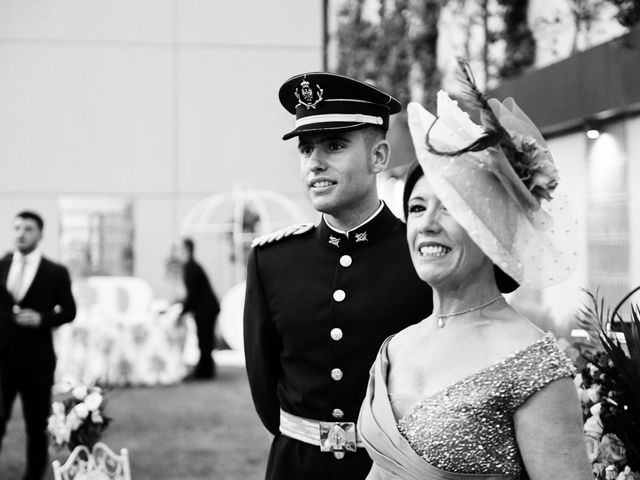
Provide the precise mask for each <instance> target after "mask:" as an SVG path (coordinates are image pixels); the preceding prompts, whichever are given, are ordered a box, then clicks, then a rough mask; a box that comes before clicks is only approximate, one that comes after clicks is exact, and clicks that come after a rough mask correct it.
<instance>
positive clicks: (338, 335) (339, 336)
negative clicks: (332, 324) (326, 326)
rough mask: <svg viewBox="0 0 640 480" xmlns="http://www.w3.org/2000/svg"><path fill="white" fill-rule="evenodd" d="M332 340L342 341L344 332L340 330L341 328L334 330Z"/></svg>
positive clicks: (332, 330)
mask: <svg viewBox="0 0 640 480" xmlns="http://www.w3.org/2000/svg"><path fill="white" fill-rule="evenodd" d="M331 338H332V339H334V340H335V341H336V342H337V341H338V340H340V339H342V330H340V329H339V328H332V329H331Z"/></svg>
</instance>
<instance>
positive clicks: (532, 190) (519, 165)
mask: <svg viewBox="0 0 640 480" xmlns="http://www.w3.org/2000/svg"><path fill="white" fill-rule="evenodd" d="M458 63H459V67H460V82H461V95H460V100H461V102H462V104H463V105H464V106H465V107H467V108H470V109H472V110H477V111H478V112H479V114H480V121H481V124H482V127H480V126H478V125H476V124H475V123H473V122H472V121H471V120H470V119H469V115H468V113H467V112H465V111H464V110H462V109H461V108H460V107H459V106H458V102H455V101H453V100H451V99H450V98H449V97H448V95H447V94H446V93H445V92H439V93H438V121H441V122H443V123H445V124H448V126H450V125H451V124H456V123H457V124H458V125H465V128H463V129H459V130H457V131H456V133H457V134H459V133H462V132H463V131H467V132H468V134H469V135H470V136H471V137H472V141H470V142H469V143H468V144H467V145H466V146H462V148H460V146H458V148H456V149H454V150H444V149H442V148H438V147H436V146H435V145H434V144H433V143H431V139H430V138H429V134H427V139H426V140H427V146H428V147H429V150H430V151H431V152H432V153H435V154H438V155H444V156H450V157H453V156H457V155H460V154H462V153H467V152H481V151H484V150H489V149H491V148H496V149H498V148H499V149H500V150H502V153H503V154H504V158H505V159H506V160H507V162H506V164H505V163H504V162H502V161H501V158H499V157H501V156H500V155H497V156H496V155H493V157H494V158H491V159H490V160H489V164H490V165H489V166H490V167H492V169H493V170H494V173H495V175H496V177H497V178H498V179H499V180H500V182H501V183H503V184H504V187H505V188H506V190H507V191H508V192H509V193H510V195H512V196H513V197H514V200H516V202H518V204H520V205H521V206H522V208H523V209H524V210H525V211H527V212H533V211H536V210H538V209H539V208H540V201H541V200H543V199H544V200H551V199H552V193H553V191H554V190H555V188H556V187H557V186H558V171H557V169H556V167H555V164H554V162H553V158H552V157H551V154H550V153H549V149H548V148H547V145H546V143H545V141H544V139H543V138H542V135H541V134H540V131H539V130H538V129H537V127H536V126H535V124H534V123H533V122H532V121H531V120H530V119H529V117H527V115H526V114H525V113H524V112H523V111H522V110H521V109H520V108H519V107H518V106H517V105H516V103H515V101H513V99H512V98H508V99H506V100H505V101H504V102H500V101H498V100H497V99H494V98H492V99H487V98H486V96H485V95H484V93H482V92H481V91H480V90H479V89H478V87H477V86H476V84H475V80H474V78H473V74H472V73H471V70H470V69H469V66H468V65H467V63H466V62H465V61H464V60H462V59H458ZM441 103H442V104H443V105H442V108H441ZM463 116H466V118H464V119H463V118H462V117H463ZM447 117H448V118H447ZM471 126H472V127H471ZM478 131H479V132H480V133H479V134H478ZM494 152H495V150H494Z"/></svg>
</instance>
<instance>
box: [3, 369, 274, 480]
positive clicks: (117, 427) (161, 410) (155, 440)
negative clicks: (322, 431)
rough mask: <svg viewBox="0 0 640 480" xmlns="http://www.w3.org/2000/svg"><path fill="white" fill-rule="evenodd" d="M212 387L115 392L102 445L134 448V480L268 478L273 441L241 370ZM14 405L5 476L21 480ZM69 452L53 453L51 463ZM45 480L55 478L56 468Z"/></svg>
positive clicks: (224, 373)
mask: <svg viewBox="0 0 640 480" xmlns="http://www.w3.org/2000/svg"><path fill="white" fill-rule="evenodd" d="M218 372H219V375H218V378H217V379H216V380H215V381H213V382H189V383H183V384H179V385H172V386H167V387H147V388H144V387H139V388H127V389H117V390H112V391H111V392H109V393H108V394H107V398H108V400H107V401H108V404H107V415H109V416H111V417H112V418H113V422H112V423H111V425H110V426H109V428H108V430H107V432H106V434H105V435H104V438H103V440H104V441H105V442H106V443H107V444H108V445H109V446H110V447H112V448H113V449H114V450H116V451H117V450H119V449H120V448H121V447H127V448H128V449H129V455H130V459H131V473H132V477H133V480H147V479H148V480H204V479H207V480H218V479H220V480H227V479H229V480H235V479H238V480H240V479H242V480H262V479H263V478H264V470H265V467H266V459H267V452H268V447H269V437H268V434H267V431H266V430H265V429H264V427H262V424H261V423H260V421H259V419H258V417H257V415H256V413H255V411H254V409H253V404H252V402H251V395H250V393H249V386H248V384H247V378H246V374H245V371H244V368H243V367H235V366H219V367H218ZM20 410H21V408H20V404H19V402H16V405H15V406H14V411H13V417H12V419H11V422H10V423H9V426H8V431H7V436H6V438H5V441H4V447H3V449H2V454H0V479H2V480H14V479H16V480H19V479H20V474H21V473H22V467H23V462H24V433H23V432H24V424H23V422H22V415H21V411H20ZM56 458H58V459H60V460H62V461H63V460H64V458H66V452H64V451H62V452H58V451H56V450H54V449H51V460H52V461H53V460H54V459H56ZM46 478H47V480H53V471H52V470H51V469H50V470H49V472H48V474H47V477H46Z"/></svg>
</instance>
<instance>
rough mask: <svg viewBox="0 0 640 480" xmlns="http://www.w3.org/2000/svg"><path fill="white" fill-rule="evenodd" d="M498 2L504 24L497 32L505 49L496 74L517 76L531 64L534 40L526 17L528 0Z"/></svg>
mask: <svg viewBox="0 0 640 480" xmlns="http://www.w3.org/2000/svg"><path fill="white" fill-rule="evenodd" d="M498 3H499V4H500V6H501V7H502V8H503V9H504V12H503V18H504V24H505V25H504V29H503V30H502V32H501V33H500V34H499V38H501V39H503V40H504V41H505V51H504V60H503V62H502V65H500V66H499V67H498V75H499V76H500V78H503V79H505V78H511V77H515V76H518V75H520V74H521V73H522V72H524V71H525V70H526V69H527V68H528V67H530V66H531V65H533V62H534V61H535V57H536V40H535V38H534V36H533V32H532V31H531V28H530V27H529V22H528V17H527V11H528V9H529V0H498Z"/></svg>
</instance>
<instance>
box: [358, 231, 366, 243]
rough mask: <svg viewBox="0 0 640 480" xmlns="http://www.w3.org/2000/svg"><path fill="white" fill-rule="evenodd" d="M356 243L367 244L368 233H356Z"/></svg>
mask: <svg viewBox="0 0 640 480" xmlns="http://www.w3.org/2000/svg"><path fill="white" fill-rule="evenodd" d="M355 235H356V243H358V242H366V241H367V232H366V231H364V232H361V233H356V234H355Z"/></svg>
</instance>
